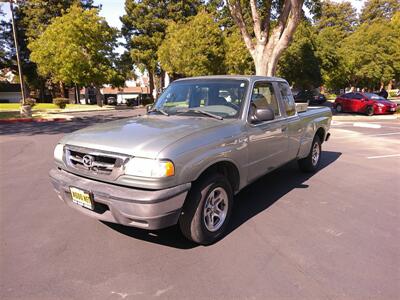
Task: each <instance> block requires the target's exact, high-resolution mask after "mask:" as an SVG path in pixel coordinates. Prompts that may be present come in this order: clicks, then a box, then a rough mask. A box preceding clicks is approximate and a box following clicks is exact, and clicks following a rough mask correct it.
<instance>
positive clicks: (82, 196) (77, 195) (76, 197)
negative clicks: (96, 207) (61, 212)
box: [69, 186, 93, 210]
mask: <svg viewBox="0 0 400 300" xmlns="http://www.w3.org/2000/svg"><path fill="white" fill-rule="evenodd" d="M69 190H70V191H71V197H72V202H74V203H76V204H78V205H80V206H83V207H86V208H88V209H91V210H93V201H92V197H91V196H90V193H89V192H86V191H83V190H81V189H78V188H76V187H72V186H71V187H70V188H69Z"/></svg>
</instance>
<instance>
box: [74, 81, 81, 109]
mask: <svg viewBox="0 0 400 300" xmlns="http://www.w3.org/2000/svg"><path fill="white" fill-rule="evenodd" d="M80 96H81V93H80V90H79V86H78V85H77V84H76V83H75V103H76V104H80V103H81V101H80V100H81V99H80Z"/></svg>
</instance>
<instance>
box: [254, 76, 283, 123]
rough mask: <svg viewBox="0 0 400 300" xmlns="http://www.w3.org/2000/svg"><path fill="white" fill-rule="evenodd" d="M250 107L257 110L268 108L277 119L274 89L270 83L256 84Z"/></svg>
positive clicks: (278, 113) (276, 102)
mask: <svg viewBox="0 0 400 300" xmlns="http://www.w3.org/2000/svg"><path fill="white" fill-rule="evenodd" d="M251 106H252V107H253V108H255V109H257V108H270V109H272V110H273V111H274V113H275V117H279V116H280V115H281V114H280V111H279V105H278V101H277V100H276V97H275V92H274V88H273V87H272V83H270V82H256V83H255V84H254V87H253V92H252V95H251Z"/></svg>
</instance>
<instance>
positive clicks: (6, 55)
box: [0, 6, 14, 69]
mask: <svg viewBox="0 0 400 300" xmlns="http://www.w3.org/2000/svg"><path fill="white" fill-rule="evenodd" d="M4 16H5V13H4V12H3V11H2V10H1V6H0V17H1V18H2V20H1V21H0V69H1V68H4V67H11V64H12V60H11V58H12V56H13V52H14V51H13V50H14V45H13V40H12V38H11V36H12V35H11V24H10V22H8V21H6V20H5V19H3V17H4Z"/></svg>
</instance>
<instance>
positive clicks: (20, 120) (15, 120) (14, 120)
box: [0, 118, 71, 124]
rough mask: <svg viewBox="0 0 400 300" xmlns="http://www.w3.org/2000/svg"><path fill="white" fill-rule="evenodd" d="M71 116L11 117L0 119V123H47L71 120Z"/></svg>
mask: <svg viewBox="0 0 400 300" xmlns="http://www.w3.org/2000/svg"><path fill="white" fill-rule="evenodd" d="M70 120H71V119H70V118H10V119H2V120H0V124H13V123H29V122H35V123H45V122H64V121H70Z"/></svg>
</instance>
